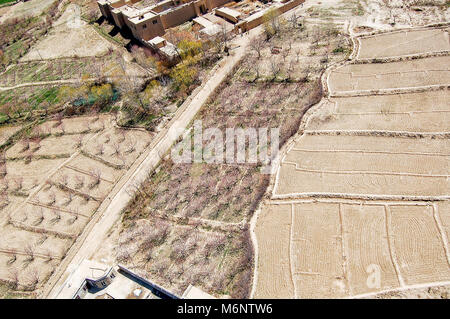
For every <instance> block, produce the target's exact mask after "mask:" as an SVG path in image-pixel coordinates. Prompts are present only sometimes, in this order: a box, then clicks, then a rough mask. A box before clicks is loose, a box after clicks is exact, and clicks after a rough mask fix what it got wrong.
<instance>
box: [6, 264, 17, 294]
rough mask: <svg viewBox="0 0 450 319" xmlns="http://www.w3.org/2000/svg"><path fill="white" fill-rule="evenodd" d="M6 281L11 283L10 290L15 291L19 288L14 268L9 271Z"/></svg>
mask: <svg viewBox="0 0 450 319" xmlns="http://www.w3.org/2000/svg"><path fill="white" fill-rule="evenodd" d="M8 279H9V281H10V283H11V288H12V289H17V287H18V286H19V271H18V270H17V269H16V268H12V269H10V270H9V274H8Z"/></svg>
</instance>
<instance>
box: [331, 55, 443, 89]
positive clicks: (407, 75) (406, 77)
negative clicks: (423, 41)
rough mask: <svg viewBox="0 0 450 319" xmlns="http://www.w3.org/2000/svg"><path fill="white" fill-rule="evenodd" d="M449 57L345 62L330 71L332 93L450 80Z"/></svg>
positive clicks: (436, 83)
mask: <svg viewBox="0 0 450 319" xmlns="http://www.w3.org/2000/svg"><path fill="white" fill-rule="evenodd" d="M449 65H450V56H442V57H432V58H424V59H419V60H410V61H402V62H391V63H374V64H349V65H345V66H343V67H341V68H338V69H337V70H335V71H334V72H332V73H331V74H330V77H329V86H330V90H331V91H332V92H333V93H340V92H348V91H361V90H362V91H371V90H380V89H381V90H382V89H401V88H414V87H423V86H428V85H446V84H449V83H450V71H449V68H448V66H449Z"/></svg>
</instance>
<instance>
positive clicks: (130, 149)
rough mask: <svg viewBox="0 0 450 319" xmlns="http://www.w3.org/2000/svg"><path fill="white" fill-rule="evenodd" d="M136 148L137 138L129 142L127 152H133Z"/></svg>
mask: <svg viewBox="0 0 450 319" xmlns="http://www.w3.org/2000/svg"><path fill="white" fill-rule="evenodd" d="M135 150H136V140H130V141H128V143H127V150H126V152H127V153H133V152H134V151H135Z"/></svg>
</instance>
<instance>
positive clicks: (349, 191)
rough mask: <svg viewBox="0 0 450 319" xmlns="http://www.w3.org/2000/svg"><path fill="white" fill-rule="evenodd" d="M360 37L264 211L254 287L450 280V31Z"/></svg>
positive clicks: (262, 294)
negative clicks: (353, 56) (350, 59)
mask: <svg viewBox="0 0 450 319" xmlns="http://www.w3.org/2000/svg"><path fill="white" fill-rule="evenodd" d="M358 43H359V45H360V48H359V49H358V48H357V49H358V51H357V55H356V56H357V58H356V59H355V60H353V61H351V62H350V63H348V64H345V65H343V66H339V67H336V68H335V69H333V70H330V72H329V76H328V85H329V96H328V97H327V98H326V99H324V100H322V102H321V103H320V104H319V105H317V106H315V107H314V108H313V110H311V112H310V114H309V116H308V118H307V119H306V121H305V122H304V123H303V128H304V130H302V131H300V133H299V134H298V135H297V136H296V138H295V139H294V140H293V141H292V142H291V144H290V145H289V146H288V147H287V149H286V150H285V152H284V153H283V154H282V160H281V164H280V167H279V169H278V172H277V175H276V178H275V179H274V181H273V182H274V185H273V190H272V195H271V199H270V201H268V202H267V203H266V204H264V205H263V207H262V209H261V212H260V213H259V215H258V219H257V221H256V227H255V235H256V239H257V243H258V260H257V265H256V266H257V267H256V268H257V269H256V272H255V274H256V276H255V277H256V280H255V286H254V290H253V297H256V298H274V297H280V296H286V297H295V298H324V297H325V298H326V297H331V298H340V297H355V296H361V295H366V294H376V293H379V292H385V291H396V290H398V289H399V288H401V289H406V288H414V287H418V286H427V285H428V286H433V285H442V284H450V252H449V246H448V238H449V237H448V236H449V233H450V202H449V200H450V192H449V191H450V175H449V171H450V170H449V169H450V139H449V137H450V132H449V129H450V126H449V124H448V123H450V121H449V119H450V118H449V117H448V114H449V112H450V109H449V105H448V97H449V91H448V86H449V84H450V70H449V69H448V65H449V62H450V60H449V59H450V57H449V56H448V55H447V53H448V52H447V51H448V46H449V45H448V43H449V42H448V30H447V29H445V28H434V29H433V28H428V29H424V28H422V29H418V30H413V29H411V30H407V31H400V32H392V33H385V34H379V35H371V36H366V37H361V38H359V39H358ZM443 52H444V53H443ZM399 57H401V59H398V58H399ZM374 58H387V59H388V60H389V59H391V60H389V61H390V62H389V61H387V62H385V63H380V61H375V62H377V63H368V61H369V60H370V59H374ZM393 58H395V59H398V60H397V61H392V59H393ZM362 60H365V61H362ZM372 62H374V61H372ZM275 282H277V284H275Z"/></svg>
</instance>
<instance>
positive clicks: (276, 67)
mask: <svg viewBox="0 0 450 319" xmlns="http://www.w3.org/2000/svg"><path fill="white" fill-rule="evenodd" d="M270 70H271V71H272V79H273V80H275V79H276V78H277V76H278V74H279V73H280V71H281V66H280V63H278V62H277V61H275V60H274V59H272V61H270Z"/></svg>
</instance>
